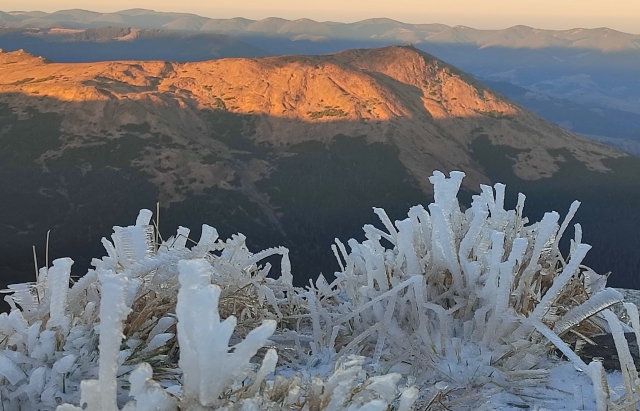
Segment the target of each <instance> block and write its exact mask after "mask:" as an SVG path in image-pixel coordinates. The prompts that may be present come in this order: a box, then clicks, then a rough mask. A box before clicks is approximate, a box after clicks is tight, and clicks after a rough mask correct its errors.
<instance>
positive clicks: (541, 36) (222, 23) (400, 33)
mask: <svg viewBox="0 0 640 411" xmlns="http://www.w3.org/2000/svg"><path fill="white" fill-rule="evenodd" d="M3 16H4V17H3ZM107 24H109V25H118V26H122V27H136V28H145V29H170V30H182V31H204V32H217V33H222V34H233V35H251V34H260V35H268V36H281V37H286V38H290V39H294V38H296V37H297V36H313V37H310V38H311V39H313V40H314V41H323V40H329V39H361V40H363V39H366V40H385V39H386V40H393V41H402V42H410V43H414V44H421V43H427V44H428V43H444V44H473V45H476V46H478V47H508V48H531V49H538V48H544V47H568V48H577V49H587V50H599V51H603V52H619V51H631V50H633V51H637V50H640V34H629V33H623V32H620V31H617V30H613V29H609V28H606V27H603V28H595V29H585V28H573V29H567V30H544V29H536V28H532V27H528V26H524V25H517V26H513V27H509V28H506V29H500V30H480V29H473V28H470V27H466V26H447V25H443V24H410V23H403V22H399V21H395V20H392V19H385V18H378V19H366V20H362V21H358V22H354V23H338V22H331V21H325V22H318V21H315V20H311V19H306V18H305V19H297V20H286V19H280V18H275V17H269V18H266V19H262V20H251V19H245V18H232V19H214V18H208V17H203V16H198V15H196V14H190V13H168V12H155V11H153V10H145V9H134V10H124V11H120V12H112V13H99V12H92V11H88V10H80V9H73V10H61V11H58V12H54V13H42V12H32V13H24V12H8V13H6V12H5V13H4V14H0V25H5V26H7V27H14V28H52V27H66V28H75V29H79V28H90V27H96V26H104V25H107ZM308 38H309V37H304V39H308Z"/></svg>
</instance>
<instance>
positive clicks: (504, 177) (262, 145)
mask: <svg viewBox="0 0 640 411" xmlns="http://www.w3.org/2000/svg"><path fill="white" fill-rule="evenodd" d="M0 97H3V96H0ZM5 97H6V96H5ZM22 98H26V97H25V96H24V95H23V96H22ZM28 98H32V99H33V102H34V104H33V105H34V106H35V103H36V101H38V102H39V103H41V102H42V100H43V99H45V100H47V98H44V97H38V96H32V97H28ZM48 103H57V104H65V105H71V107H72V109H73V110H72V111H74V110H82V109H83V107H85V106H86V104H85V103H73V102H60V101H55V100H53V101H50V102H48ZM76 105H77V107H76ZM177 114H178V115H181V114H182V113H177ZM259 117H261V116H253V115H239V114H232V113H229V112H224V111H220V112H216V111H208V112H206V115H204V116H203V118H206V119H207V121H208V122H209V125H210V128H209V130H210V132H209V134H208V137H207V139H210V142H213V143H215V146H216V147H219V148H221V149H220V151H219V152H217V153H212V154H211V155H210V156H208V157H207V159H206V161H204V162H203V164H206V165H207V166H213V165H218V166H220V167H227V168H228V169H229V170H233V171H234V173H235V174H234V178H233V179H231V180H230V181H229V183H228V184H226V185H219V186H217V187H215V186H214V187H208V188H204V189H202V190H200V192H199V193H193V192H189V187H190V185H192V184H199V183H200V182H199V181H197V180H196V178H195V177H193V180H190V179H189V178H186V179H185V177H184V175H179V176H177V177H175V175H176V173H178V171H176V170H177V169H175V168H171V167H167V166H166V165H163V164H155V165H154V167H155V171H156V172H158V173H160V174H163V175H174V177H175V179H177V180H180V181H178V183H176V184H179V185H181V187H182V188H183V189H184V191H183V192H182V194H183V195H184V199H183V200H182V201H179V202H172V203H170V204H162V205H163V207H162V209H161V216H160V229H161V233H162V236H163V237H164V238H165V239H166V238H167V237H169V236H170V235H173V234H174V233H175V230H176V228H177V226H178V225H182V226H185V227H188V228H191V230H192V231H191V238H193V239H194V240H197V239H198V238H199V235H200V226H201V224H204V223H206V224H209V225H211V226H213V227H215V228H216V229H218V231H219V232H220V234H221V237H222V238H228V237H229V236H230V235H231V234H233V233H237V232H241V233H243V234H245V235H246V236H247V239H248V245H249V247H250V248H251V249H252V251H259V250H261V249H264V248H267V247H274V246H279V245H283V246H286V247H288V248H289V249H290V250H291V263H292V268H293V272H294V275H295V281H296V284H297V285H303V284H308V280H309V279H310V278H316V277H317V275H318V274H319V273H320V272H322V273H324V274H325V276H329V277H330V276H331V274H332V273H333V272H334V271H335V270H337V269H338V265H337V263H336V261H335V258H334V256H333V254H332V252H331V249H330V245H331V243H332V242H333V239H334V238H339V239H340V240H341V241H343V242H346V241H347V240H348V239H349V238H351V237H355V238H358V239H362V238H363V234H362V230H361V228H362V226H363V225H364V224H367V223H371V224H376V225H379V223H378V220H377V217H376V216H375V215H374V214H373V212H372V207H383V208H385V209H386V210H387V212H388V214H389V216H390V217H391V218H392V220H393V219H400V218H404V216H406V212H407V211H408V209H409V207H410V206H413V205H416V204H419V203H422V204H424V205H425V206H426V205H427V204H428V203H429V202H431V194H430V193H428V192H424V191H422V190H421V189H420V185H419V184H418V182H417V179H416V177H415V175H413V174H412V173H411V172H410V171H409V170H408V169H407V168H406V166H405V163H404V162H403V161H401V153H400V149H399V148H398V146H397V143H398V141H401V140H402V139H403V138H405V137H404V136H401V135H393V133H392V132H390V135H389V136H387V140H386V142H371V139H369V138H368V137H367V136H366V135H362V134H349V133H347V134H349V135H345V134H344V133H340V131H339V130H340V129H341V128H344V129H345V130H351V129H354V127H353V126H354V125H353V124H349V122H346V121H343V122H342V123H330V122H325V123H322V124H318V125H317V126H315V127H314V128H310V129H309V130H311V131H310V132H309V133H307V134H305V135H300V136H296V135H292V136H288V137H287V139H286V141H289V142H288V143H281V142H278V143H273V142H269V141H261V142H258V141H256V140H255V139H253V138H251V136H252V135H254V134H255V133H256V131H257V130H256V129H255V127H256V124H258V121H257V120H258V118H259ZM262 117H264V116H262ZM267 120H268V122H269V123H270V124H277V123H278V122H285V121H287V120H285V119H279V118H268V119H267ZM62 121H63V119H62V117H61V115H59V114H56V113H42V112H39V111H37V110H36V109H35V108H32V109H30V110H27V112H26V113H22V114H21V115H20V116H19V115H18V114H17V113H14V112H13V110H12V109H11V108H10V107H9V106H8V105H7V104H6V103H0V193H1V194H0V195H1V196H2V197H1V198H2V201H1V202H0V233H2V235H1V236H0V281H1V282H2V284H0V286H2V287H4V286H6V284H8V283H13V282H24V281H32V280H33V279H34V273H33V257H32V246H33V245H35V246H36V247H37V251H38V260H39V261H38V264H39V266H44V264H45V261H44V255H45V252H44V249H45V239H46V233H47V231H48V230H51V243H50V250H49V256H50V260H53V259H55V258H60V257H66V256H69V257H71V258H73V259H74V261H75V262H76V263H75V264H74V267H73V275H82V274H84V273H85V272H86V270H87V269H88V268H89V266H90V260H91V258H99V257H101V256H103V255H104V254H105V252H104V250H103V248H102V245H101V243H100V238H101V237H109V236H110V234H111V227H112V226H114V225H119V226H126V225H130V224H133V223H134V222H135V218H136V215H137V213H138V210H139V209H141V208H148V209H151V210H155V205H156V202H157V201H158V199H159V198H160V196H161V194H160V193H161V188H160V187H158V186H156V185H155V184H154V182H152V181H151V177H152V176H151V175H150V174H148V172H147V171H145V170H143V167H142V166H141V165H140V162H139V160H140V158H143V157H144V156H146V155H148V153H149V152H150V151H152V150H156V151H157V150H160V151H163V150H164V151H166V152H167V153H169V152H171V153H174V154H175V153H178V154H175V155H176V156H177V158H180V156H181V155H182V154H184V155H185V156H187V155H188V154H189V152H196V151H198V150H202V149H203V147H205V146H207V144H209V142H207V141H191V142H189V143H187V144H183V143H179V142H176V141H174V140H173V139H172V138H171V137H169V136H165V135H161V134H159V133H154V132H153V131H151V130H150V127H149V125H148V124H146V123H144V122H142V123H140V124H134V125H131V124H130V125H121V126H120V127H119V131H120V133H119V134H118V135H115V134H113V133H111V132H106V131H105V133H104V135H93V136H84V137H82V138H80V139H79V140H77V141H82V144H81V145H78V144H68V142H69V141H71V140H73V139H74V138H76V137H78V136H73V135H67V134H64V133H62V132H61V124H62ZM261 121H264V118H261ZM410 121H413V120H410V119H403V118H397V119H394V120H392V121H391V122H392V123H393V124H392V126H393V127H387V128H388V129H389V130H393V129H394V128H395V129H399V130H402V129H403V122H410ZM428 121H429V122H430V123H432V124H433V126H434V127H435V128H437V129H442V130H460V131H459V132H460V133H463V132H466V133H467V134H468V135H465V136H453V135H450V137H451V139H452V140H456V141H457V142H456V143H455V144H458V145H459V144H462V143H460V141H469V142H471V143H470V144H468V146H467V149H468V152H469V157H470V159H471V160H470V161H469V162H467V163H464V164H462V166H460V167H459V166H458V165H457V164H454V163H453V162H451V163H447V160H446V159H445V160H440V159H434V158H433V155H432V153H429V152H416V153H413V154H414V156H415V159H414V160H415V161H423V163H424V164H425V166H424V168H423V169H424V170H426V171H429V174H430V172H431V171H433V169H434V168H439V169H443V170H442V171H445V172H446V171H451V170H453V169H457V168H460V169H462V171H465V172H467V174H468V175H471V176H473V175H475V176H477V175H478V170H480V171H481V172H483V173H484V174H485V175H486V176H487V177H488V178H489V180H491V181H492V182H504V183H506V184H507V205H508V206H509V207H513V205H514V204H515V200H516V198H517V192H518V191H521V192H523V193H525V194H526V195H527V202H526V204H525V214H527V215H528V216H529V217H530V220H531V221H538V220H539V219H540V218H541V217H542V214H543V213H544V212H545V211H551V210H556V211H558V212H559V213H560V214H561V216H564V214H566V211H567V210H568V208H569V205H570V204H571V202H572V201H573V200H575V199H578V200H580V201H582V206H581V208H580V210H579V212H578V214H577V216H576V218H575V219H574V222H579V223H581V224H582V227H583V229H584V242H586V243H588V244H591V245H592V246H593V249H592V250H591V252H590V253H589V255H588V257H587V260H586V264H587V265H589V266H591V267H592V268H594V269H595V270H596V271H598V272H601V273H604V272H607V271H613V275H612V277H611V278H610V285H612V286H620V287H628V288H640V278H638V276H636V272H637V271H638V270H639V269H640V254H639V253H637V249H638V248H639V247H640V234H639V232H640V231H639V230H638V228H639V227H640V191H639V190H638V187H640V159H637V158H631V157H627V158H620V159H614V160H606V161H605V163H606V165H607V166H608V167H609V168H610V169H611V171H610V172H606V173H602V172H597V171H590V170H589V169H587V167H586V166H585V165H584V164H582V163H580V162H579V161H577V160H575V158H574V157H573V155H572V154H571V153H570V152H569V151H568V150H555V151H553V152H550V154H551V155H552V156H553V157H554V158H556V159H557V166H558V167H559V169H560V171H558V172H556V173H555V174H554V175H553V177H551V178H544V179H540V180H535V181H526V180H522V179H520V178H518V177H517V176H516V175H515V174H514V172H513V169H512V167H511V166H512V165H513V163H514V161H515V158H516V156H517V154H518V153H519V151H518V150H517V149H513V148H511V147H508V146H500V145H493V144H492V143H491V140H492V139H494V138H497V137H499V136H498V135H497V134H495V133H498V132H504V130H503V129H502V128H501V127H500V125H501V124H506V123H504V122H510V121H517V119H513V118H493V117H487V118H482V119H475V120H474V121H475V122H476V123H478V122H480V124H483V125H484V126H481V127H474V128H473V129H472V130H471V131H464V130H466V129H469V128H466V129H465V127H462V126H461V124H463V123H464V121H465V120H464V119H460V118H457V119H450V120H437V119H429V120H428ZM379 123H382V122H379ZM341 124H342V125H341ZM241 126H242V127H241ZM382 126H390V125H389V124H386V125H385V124H383V125H382ZM407 127H409V126H407ZM242 130H244V131H242ZM494 130H497V131H494ZM525 131H526V130H525ZM532 132H533V131H532ZM407 138H408V137H407ZM412 138H415V137H412ZM424 139H425V140H427V142H428V144H433V145H434V146H435V145H436V144H439V143H438V140H441V139H442V137H440V136H435V137H434V136H429V135H424ZM494 141H495V140H494ZM445 143H446V142H445ZM62 147H64V150H61V148H62ZM520 151H522V150H520ZM44 153H57V154H56V155H53V156H48V157H47V158H46V160H43V158H44V157H43V154H44ZM180 153H182V154H180ZM254 159H259V160H260V161H263V162H264V163H265V164H268V169H266V171H264V172H261V173H260V175H259V176H258V177H256V176H254V177H251V176H249V173H248V172H247V170H249V169H250V167H249V164H250V163H251V161H252V160H254ZM489 180H486V182H488V181H489ZM160 184H161V183H160ZM469 187H471V185H469ZM474 187H476V186H474ZM476 189H477V188H476ZM471 194H472V192H471V191H469V190H468V189H464V190H463V191H462V192H461V196H460V199H461V202H462V203H463V204H469V203H470V197H471ZM265 198H266V199H267V201H266V202H265ZM572 235H573V232H572V230H571V229H570V230H568V233H567V234H566V236H567V237H571V236H572ZM278 269H279V267H277V266H276V267H275V268H274V271H278Z"/></svg>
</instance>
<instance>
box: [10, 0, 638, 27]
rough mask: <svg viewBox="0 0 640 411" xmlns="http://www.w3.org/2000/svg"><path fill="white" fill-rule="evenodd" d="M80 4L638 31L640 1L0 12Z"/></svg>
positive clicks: (133, 1) (45, 1) (138, 2)
mask: <svg viewBox="0 0 640 411" xmlns="http://www.w3.org/2000/svg"><path fill="white" fill-rule="evenodd" d="M69 8H82V9H86V10H94V11H102V12H110V11H118V10H123V9H129V8H148V9H153V10H156V11H175V12H189V13H195V14H199V15H202V16H206V17H212V18H230V17H246V18H250V19H262V18H265V17H283V18H287V19H297V18H303V17H306V18H311V19H314V20H318V21H327V20H331V21H341V22H353V21H358V20H362V19H365V18H372V17H388V18H393V19H396V20H400V21H403V22H406V23H443V24H448V25H466V26H471V27H475V28H481V29H487V28H496V29H499V28H506V27H510V26H514V25H517V24H525V25H528V26H532V27H537V28H545V29H569V28H576V27H582V28H595V27H609V28H613V29H617V30H621V31H626V32H631V33H640V0H535V1H530V0H437V1H436V0H393V1H380V0H347V1H345V0H322V1H313V2H312V1H302V0H268V1H267V0H233V1H220V0H192V1H189V2H182V3H180V2H175V0H110V1H109V2H105V1H103V0H3V1H2V2H1V3H0V10H3V11H11V10H29V11H31V10H41V11H46V12H51V11H56V10H61V9H69Z"/></svg>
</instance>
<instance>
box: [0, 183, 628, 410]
mask: <svg viewBox="0 0 640 411" xmlns="http://www.w3.org/2000/svg"><path fill="white" fill-rule="evenodd" d="M463 176H464V174H463V173H460V172H452V173H451V174H450V177H449V178H447V177H445V175H444V174H442V173H440V172H435V173H434V175H433V176H432V177H431V182H432V183H433V185H434V198H435V201H434V203H433V204H431V205H429V207H428V209H425V208H423V207H422V206H416V207H413V208H411V209H410V210H409V213H408V217H407V218H406V219H404V220H402V221H396V222H395V223H392V222H391V221H390V219H389V218H388V217H387V215H386V214H385V212H384V211H383V210H381V209H375V212H376V214H377V215H378V217H379V218H380V220H381V223H382V226H383V227H384V229H378V228H375V227H373V226H371V225H367V226H365V227H364V232H365V236H366V240H365V241H363V242H361V243H359V242H357V241H356V240H353V239H352V240H349V241H348V243H347V246H348V248H349V250H347V246H345V245H344V244H343V243H342V242H341V241H339V240H336V244H335V245H334V246H333V247H332V248H333V252H334V254H335V256H336V258H337V259H338V262H339V265H340V268H341V270H340V272H338V273H336V278H335V280H334V281H333V282H332V283H331V284H329V283H328V282H327V281H326V280H325V278H324V277H323V276H322V275H321V276H320V277H319V278H318V280H317V281H316V282H315V283H314V284H311V285H310V286H309V287H307V288H305V289H302V288H296V287H294V286H293V285H292V279H293V277H292V273H291V268H290V264H289V259H288V250H287V249H285V248H282V247H280V248H273V249H268V250H265V251H262V252H259V253H256V254H254V253H252V252H250V251H249V250H248V249H247V247H246V245H245V237H244V236H242V235H240V234H238V235H234V236H232V238H230V239H228V240H226V241H223V240H221V239H220V238H219V237H218V234H217V232H216V230H215V229H213V228H211V227H209V226H206V225H205V226H203V229H202V236H201V238H200V240H199V241H198V242H197V245H195V246H193V247H191V248H189V247H188V246H187V240H188V235H189V230H188V229H186V228H183V227H180V228H179V229H178V232H177V234H176V236H175V237H172V238H170V239H168V240H167V241H158V240H157V238H158V233H157V232H156V231H155V229H154V226H153V225H151V224H150V222H151V217H152V215H151V212H150V211H147V210H143V211H141V212H140V215H139V216H138V219H137V221H136V225H134V226H129V227H124V228H123V227H114V234H113V235H112V238H111V241H109V240H107V239H103V245H104V246H105V249H106V252H107V256H105V257H103V258H102V259H100V260H98V259H94V260H93V265H94V267H95V268H94V269H92V270H89V272H88V273H87V274H86V275H85V276H83V277H82V278H81V279H80V280H78V281H77V282H75V283H73V285H72V286H71V288H69V281H70V278H69V275H70V269H71V265H72V264H73V262H72V261H71V260H70V259H59V260H55V261H54V263H53V266H52V267H44V268H41V269H40V271H39V276H38V279H37V281H36V282H35V283H25V284H18V285H12V286H10V290H9V291H10V295H8V296H7V297H6V300H7V301H8V302H9V304H10V305H11V306H12V310H11V312H10V313H9V314H2V315H0V350H1V351H0V378H1V380H0V396H1V401H2V405H3V409H4V410H24V409H39V410H54V409H58V410H61V411H64V410H68V411H70V410H80V409H84V410H103V411H107V410H109V411H111V410H116V409H124V410H128V411H134V410H178V409H180V410H214V409H221V410H222V409H224V410H232V409H238V410H239V409H242V410H259V409H306V410H343V409H349V410H388V409H394V410H409V409H410V408H411V407H413V406H414V404H419V405H420V407H422V408H424V409H436V408H437V407H440V406H442V407H448V408H449V409H456V408H464V409H468V407H472V408H475V409H481V408H482V407H485V408H486V407H488V406H487V405H486V401H487V399H486V398H487V396H490V395H492V394H496V393H498V392H502V393H510V394H514V395H524V394H525V393H529V391H527V390H529V389H531V388H532V387H540V386H541V384H542V385H543V384H544V383H545V381H547V380H548V379H549V376H550V369H551V368H552V366H553V364H554V363H553V361H552V360H550V355H549V354H550V353H552V352H553V351H554V350H553V347H554V346H555V347H556V348H557V349H558V350H559V351H560V352H562V353H563V354H564V355H565V356H566V357H567V358H568V359H569V360H570V361H571V362H572V363H573V365H574V366H575V368H576V369H577V370H578V371H576V373H583V374H587V373H588V374H589V376H590V377H591V378H592V379H593V382H594V384H593V387H594V390H595V395H594V402H595V404H597V406H598V409H606V408H607V407H610V406H612V405H613V401H614V400H615V398H614V397H615V395H611V393H610V392H609V388H608V385H607V377H606V375H605V374H604V371H603V370H602V365H601V364H600V363H598V362H597V361H596V362H593V363H591V364H590V365H589V366H587V365H586V364H585V363H584V362H583V361H582V360H581V359H580V358H579V356H578V355H577V354H575V352H574V350H573V349H572V348H571V347H572V346H574V345H575V344H580V343H583V342H584V341H589V337H590V336H593V335H595V334H599V333H602V332H605V331H610V332H612V333H613V335H614V337H615V340H616V348H617V349H618V352H619V354H620V355H619V356H620V360H621V369H622V370H623V376H624V379H625V391H626V395H625V396H623V397H621V398H619V399H618V400H617V403H618V405H620V404H624V405H625V406H629V407H632V408H630V409H635V402H636V401H637V399H636V397H637V393H638V392H639V391H638V387H637V384H638V382H637V372H636V370H635V365H634V364H633V360H632V359H631V355H630V352H629V348H628V346H627V344H626V342H625V341H624V337H623V336H622V333H623V331H622V330H623V328H622V327H623V326H624V327H628V326H627V325H621V323H620V321H619V320H618V319H617V317H615V315H613V314H612V313H611V312H610V311H608V310H607V308H608V307H610V306H611V305H613V304H614V303H617V302H620V301H621V300H622V295H621V294H620V293H619V292H617V291H615V290H613V289H610V288H606V287H605V284H606V277H604V276H601V275H598V274H596V273H595V272H593V271H592V270H590V269H589V268H587V267H584V266H583V265H581V262H582V259H583V258H584V256H585V254H586V253H587V251H588V250H589V246H588V245H586V244H582V242H581V227H580V225H578V224H576V225H575V235H574V238H573V239H572V240H571V246H570V253H569V256H568V257H567V258H565V257H563V256H562V254H561V253H560V250H559V241H560V238H561V237H562V235H563V234H564V232H565V231H566V229H567V228H568V226H569V222H570V220H571V218H572V217H573V215H574V214H575V212H576V210H577V208H578V205H579V203H578V202H575V203H574V204H572V205H571V208H570V210H569V213H568V215H567V216H566V217H565V218H564V219H563V221H562V222H560V216H559V215H558V214H557V213H555V212H552V213H547V214H545V216H544V217H543V219H542V220H541V221H540V222H538V223H535V224H529V222H528V220H527V219H526V218H525V217H523V208H524V201H525V197H524V195H522V194H520V195H519V197H518V203H517V206H516V209H515V210H505V209H504V199H505V187H504V185H502V184H496V185H495V186H494V187H493V188H492V187H488V186H481V193H480V194H479V195H476V196H474V198H473V203H472V205H471V207H470V208H468V209H466V210H462V209H461V207H460V206H459V204H458V201H457V197H456V196H457V193H458V190H459V188H460V184H461V181H462V178H463ZM272 255H281V257H282V259H281V264H280V266H281V270H280V273H279V275H278V276H277V278H271V277H269V276H268V274H269V273H270V271H271V265H270V264H269V263H262V261H263V260H264V259H265V258H266V257H270V256H272ZM625 307H626V309H627V312H628V314H629V317H630V318H631V323H632V324H631V326H630V328H633V330H634V331H635V332H636V333H639V332H640V324H639V323H640V322H639V321H638V314H637V309H635V306H633V305H629V304H626V305H625ZM529 394H530V393H529ZM614 394H615V393H614ZM527 395H528V394H527ZM486 409H489V408H486Z"/></svg>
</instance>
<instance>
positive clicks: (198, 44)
mask: <svg viewBox="0 0 640 411" xmlns="http://www.w3.org/2000/svg"><path fill="white" fill-rule="evenodd" d="M0 48H3V49H4V50H5V51H14V50H19V49H24V50H28V52H29V53H31V54H35V55H39V56H46V57H47V58H49V59H53V60H55V61H58V62H89V61H111V60H167V61H202V60H213V59H219V58H228V57H265V56H268V55H270V53H268V52H266V51H264V50H262V49H260V48H258V47H255V46H252V45H250V44H247V43H245V42H243V41H241V40H238V39H235V38H232V37H229V36H227V35H224V34H215V33H192V32H177V31H170V30H155V29H138V28H131V27H97V28H89V29H66V28H52V29H17V28H7V27H0Z"/></svg>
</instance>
